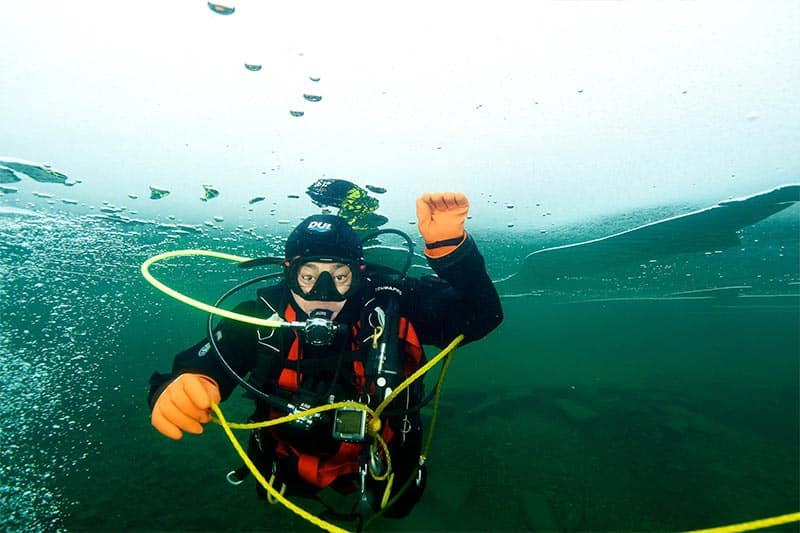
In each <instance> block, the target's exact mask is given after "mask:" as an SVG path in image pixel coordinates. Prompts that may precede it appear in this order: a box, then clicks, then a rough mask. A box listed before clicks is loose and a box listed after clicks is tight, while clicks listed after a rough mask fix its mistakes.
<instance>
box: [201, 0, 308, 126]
mask: <svg viewBox="0 0 800 533" xmlns="http://www.w3.org/2000/svg"><path fill="white" fill-rule="evenodd" d="M208 8H209V9H210V10H211V11H213V12H214V13H216V14H218V15H223V16H228V15H233V14H234V13H235V12H236V8H235V7H233V6H227V5H223V4H217V3H213V2H208ZM244 68H245V69H247V70H248V71H250V72H260V71H261V70H262V69H263V65H261V64H259V63H244ZM308 79H309V80H310V81H312V82H314V83H317V82H319V80H320V78H319V76H309V77H308ZM303 100H305V101H306V102H314V103H315V102H320V101H322V96H320V95H319V94H316V93H314V94H312V93H303ZM289 114H290V115H291V116H293V117H302V116H304V115H305V114H306V112H305V111H303V110H302V109H297V108H295V109H290V110H289Z"/></svg>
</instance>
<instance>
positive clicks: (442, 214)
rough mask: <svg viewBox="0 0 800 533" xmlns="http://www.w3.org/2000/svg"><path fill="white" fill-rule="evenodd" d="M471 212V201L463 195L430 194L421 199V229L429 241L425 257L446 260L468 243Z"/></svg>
mask: <svg viewBox="0 0 800 533" xmlns="http://www.w3.org/2000/svg"><path fill="white" fill-rule="evenodd" d="M468 213H469V199H468V198H467V195H466V194H464V193H461V192H429V193H425V194H423V195H422V196H420V197H419V198H417V226H418V227H419V233H420V235H422V238H423V239H424V240H425V255H427V256H428V257H443V256H445V255H447V254H449V253H450V252H452V251H453V250H455V249H456V248H457V247H458V246H459V245H460V244H461V243H462V242H464V238H465V237H466V232H465V231H464V221H465V220H466V219H467V214H468Z"/></svg>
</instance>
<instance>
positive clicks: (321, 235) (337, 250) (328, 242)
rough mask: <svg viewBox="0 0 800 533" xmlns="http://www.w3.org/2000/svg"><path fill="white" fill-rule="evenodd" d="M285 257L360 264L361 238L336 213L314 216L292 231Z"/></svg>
mask: <svg viewBox="0 0 800 533" xmlns="http://www.w3.org/2000/svg"><path fill="white" fill-rule="evenodd" d="M285 251H286V259H287V260H289V261H291V260H293V259H295V258H298V257H299V258H303V259H307V260H319V261H324V260H325V259H331V260H333V259H344V260H346V261H347V262H352V263H361V262H363V260H364V252H363V249H362V246H361V240H360V239H359V238H358V235H357V234H356V232H355V231H354V230H353V228H351V227H350V225H349V224H348V223H347V221H346V220H345V219H343V218H341V217H338V216H336V215H311V216H310V217H308V218H306V219H305V220H303V222H301V223H300V224H299V225H298V226H297V227H296V228H295V229H294V230H293V231H292V233H290V234H289V238H288V239H287V240H286V249H285Z"/></svg>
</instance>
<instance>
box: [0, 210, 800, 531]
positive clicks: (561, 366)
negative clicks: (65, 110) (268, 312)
mask: <svg viewBox="0 0 800 533" xmlns="http://www.w3.org/2000/svg"><path fill="white" fill-rule="evenodd" d="M792 209H793V211H792V210H789V211H787V213H786V214H785V216H781V217H776V218H775V219H769V220H767V221H764V222H761V223H759V224H757V225H755V226H752V227H750V228H747V229H746V230H744V231H743V232H742V238H743V244H742V246H741V247H737V248H735V249H730V250H725V251H724V252H723V253H718V254H711V255H707V254H703V253H697V254H684V255H680V256H675V257H669V258H662V259H660V260H659V262H658V266H659V268H657V269H656V268H655V267H653V266H652V264H651V265H650V266H647V265H645V266H642V265H639V264H636V265H628V266H623V267H620V268H619V269H617V270H614V271H611V272H609V271H605V272H592V270H591V268H588V269H587V271H586V272H585V273H584V274H583V275H582V276H578V277H577V278H573V279H571V280H569V283H568V284H567V285H549V286H546V287H536V286H532V287H531V290H535V289H537V288H538V289H541V291H540V292H538V293H537V294H536V295H535V296H530V297H524V298H505V299H504V300H503V303H504V310H505V314H506V320H505V322H504V323H503V324H502V325H501V327H500V328H499V329H498V330H497V331H495V332H494V333H492V334H491V335H490V336H489V337H488V338H487V339H485V340H483V341H480V342H477V343H475V344H473V345H470V346H467V347H465V348H464V349H462V350H459V351H458V352H457V353H456V359H455V360H454V363H453V365H451V370H450V372H449V374H448V379H447V382H446V383H445V390H444V396H443V399H442V405H441V412H440V415H441V416H440V422H439V425H438V427H437V429H436V434H435V439H434V442H433V449H432V452H431V454H430V457H429V462H428V464H429V469H430V474H431V475H430V481H429V486H428V490H427V492H426V493H425V496H424V498H423V500H422V501H421V503H420V504H419V505H418V506H417V508H416V509H415V510H414V512H413V513H412V515H411V516H410V517H409V518H408V519H406V520H403V521H389V520H382V521H380V522H378V523H376V524H375V525H374V527H373V528H372V529H373V530H387V531H521V530H561V531H653V530H659V531H667V530H669V531H673V530H682V529H688V528H700V527H710V526H714V525H721V524H727V523H734V522H740V521H746V520H752V519H756V518H761V517H767V516H773V515H778V514H784V513H789V512H795V511H797V510H798V509H800V501H798V500H799V498H798V494H800V475H799V474H798V472H800V464H798V462H799V461H798V450H800V442H799V438H798V435H799V434H800V428H798V420H800V413H799V412H798V405H799V400H800V396H799V393H798V390H799V387H798V376H799V375H800V363H799V362H798V361H799V358H798V354H800V345H799V344H800V341H799V339H798V338H799V332H800V326H799V324H800V298H799V297H798V281H799V280H800V272H798V269H799V267H798V264H800V263H799V262H798V243H797V238H796V236H797V234H798V233H797V232H798V226H799V224H798V212H797V207H794V208H792ZM0 221H2V224H0V243H2V245H3V255H2V259H1V260H0V275H1V276H2V280H3V281H2V284H1V285H0V302H2V314H0V325H2V330H0V331H1V332H0V372H2V375H3V386H2V389H0V391H2V392H0V398H1V399H2V404H0V424H1V425H0V429H2V431H0V444H1V445H2V446H0V455H1V456H2V478H0V498H1V499H0V505H1V506H2V507H0V524H2V527H3V529H6V530H12V531H13V530H43V531H50V530H57V529H62V530H69V531H114V530H139V531H153V530H163V531H179V530H180V531H187V530H188V531H201V530H204V531H217V530H234V531H236V530H256V529H260V530H275V531H285V530H307V529H312V528H310V527H309V525H308V524H307V523H305V522H303V521H302V520H301V519H299V518H296V517H294V516H293V515H292V514H291V513H289V512H288V511H286V510H285V509H283V508H280V507H275V506H267V505H266V504H262V502H261V501H260V500H258V499H257V498H256V497H255V490H254V488H253V486H252V481H251V480H248V482H247V483H245V484H243V485H241V486H239V487H232V486H230V485H228V484H227V483H226V481H225V477H224V476H225V473H227V472H228V471H229V470H231V469H232V468H235V467H238V466H239V463H238V459H237V457H236V455H235V453H234V451H233V450H232V449H231V447H230V445H229V444H228V443H227V441H226V440H225V437H224V435H223V433H222V431H221V429H220V428H219V427H216V426H213V425H212V426H209V427H208V428H207V430H206V433H205V434H204V435H202V436H199V437H196V436H187V437H186V438H184V439H183V440H182V441H180V442H172V441H170V440H168V439H165V438H164V437H162V436H161V435H159V434H158V433H157V432H155V431H154V430H153V429H152V428H151V427H150V424H149V411H148V408H147V406H146V404H145V396H146V389H147V386H146V383H147V378H148V377H149V375H150V373H151V372H152V371H154V370H161V371H164V370H167V369H168V368H169V365H170V362H171V359H172V357H173V355H174V353H175V352H176V351H178V350H180V349H182V348H184V347H185V346H187V345H188V344H189V343H192V342H195V341H196V340H198V339H199V338H200V337H201V336H202V335H203V334H204V327H205V316H204V315H203V314H202V313H200V312H198V311H195V310H192V309H189V308H187V307H185V306H183V305H181V304H179V303H177V302H174V301H172V300H169V299H168V298H166V297H165V296H163V295H162V294H160V293H157V292H156V291H155V290H153V289H152V287H150V286H149V285H147V284H146V283H145V282H144V281H143V280H142V278H141V277H140V275H139V273H138V266H139V264H141V262H142V261H143V260H144V259H146V258H147V257H149V256H150V255H153V254H155V253H158V252H161V251H165V250H168V249H177V248H189V247H206V248H215V249H221V250H223V251H228V252H233V253H243V254H256V253H264V250H263V248H259V247H260V246H262V245H261V244H260V243H259V242H258V241H256V240H255V239H250V240H247V239H245V238H242V237H241V236H239V237H236V238H234V237H231V238H228V239H219V238H216V237H215V238H211V237H209V236H207V235H202V234H200V235H189V236H181V237H175V236H170V235H164V234H161V233H159V232H157V231H154V230H151V229H148V228H146V227H140V226H130V225H121V224H114V223H110V222H108V221H103V220H98V219H92V218H86V217H67V216H61V215H52V216H51V215H45V216H40V217H24V216H5V217H2V218H0ZM215 235H216V234H215ZM476 237H477V238H478V240H479V242H480V244H481V249H482V250H483V252H484V253H485V255H486V256H487V258H488V259H489V269H490V272H491V273H492V274H493V275H498V276H499V275H501V274H503V275H504V274H507V273H509V272H512V271H513V269H514V258H510V257H509V254H508V253H507V251H508V250H509V249H512V250H513V249H535V248H536V247H537V244H536V243H534V242H509V241H508V239H507V237H502V236H499V235H493V234H480V233H478V234H477V235H476ZM228 267H229V266H228V265H224V264H218V263H217V264H215V263H202V264H200V265H198V264H193V263H191V262H187V263H185V264H181V265H178V266H175V267H171V268H165V269H162V270H161V271H160V273H161V274H162V275H163V276H165V277H166V278H169V279H171V280H172V281H174V282H175V283H177V284H181V283H183V286H184V287H186V288H191V289H192V290H193V295H196V296H198V297H200V298H202V299H206V300H213V299H214V298H215V297H216V296H218V295H219V294H220V293H221V292H222V291H223V290H224V289H225V288H227V287H229V286H230V285H232V284H233V283H234V282H235V281H236V280H237V279H239V278H241V274H239V273H236V272H234V271H231V270H230V269H229V268H228ZM645 267H646V268H645ZM648 269H649V270H648ZM198 279H200V280H202V283H200V284H199V283H197V280H198ZM687 279H691V282H687ZM723 285H724V286H730V285H737V286H738V285H746V286H748V287H751V288H750V289H747V290H743V292H742V293H741V294H738V295H737V294H733V295H731V294H723V295H717V296H709V295H708V294H707V293H699V295H696V296H695V297H674V296H670V295H671V294H674V293H676V292H681V291H687V290H699V289H702V288H709V287H719V286H723ZM433 353H435V351H434V350H432V349H431V350H429V354H433ZM224 407H225V411H226V413H227V414H228V415H229V418H231V419H234V420H243V419H244V418H245V417H246V415H247V413H248V409H249V406H248V404H247V402H246V401H245V400H243V399H241V398H233V399H232V400H231V401H229V402H227V403H226V404H225V405H224ZM242 438H243V439H244V436H242ZM784 529H785V530H787V531H792V530H797V526H796V524H794V525H792V526H786V527H784Z"/></svg>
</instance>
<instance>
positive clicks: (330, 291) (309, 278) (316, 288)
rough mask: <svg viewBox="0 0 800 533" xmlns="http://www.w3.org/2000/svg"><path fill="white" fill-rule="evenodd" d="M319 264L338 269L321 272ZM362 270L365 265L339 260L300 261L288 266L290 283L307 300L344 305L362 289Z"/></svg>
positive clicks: (288, 280)
mask: <svg viewBox="0 0 800 533" xmlns="http://www.w3.org/2000/svg"><path fill="white" fill-rule="evenodd" d="M315 263H323V264H333V265H338V266H336V268H334V269H330V270H328V269H318V268H316V266H315V265H314V264H315ZM361 269H362V267H361V265H356V264H353V262H351V261H347V260H340V259H337V258H307V257H303V258H296V259H294V260H293V261H290V262H288V264H286V281H287V283H288V285H289V288H290V289H291V290H292V291H294V292H295V293H296V294H297V295H298V296H300V297H301V298H303V299H304V300H308V301H319V302H342V301H344V300H347V298H349V297H350V296H351V295H353V294H354V293H355V292H356V291H358V289H359V288H360V287H361V281H362V275H361Z"/></svg>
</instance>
